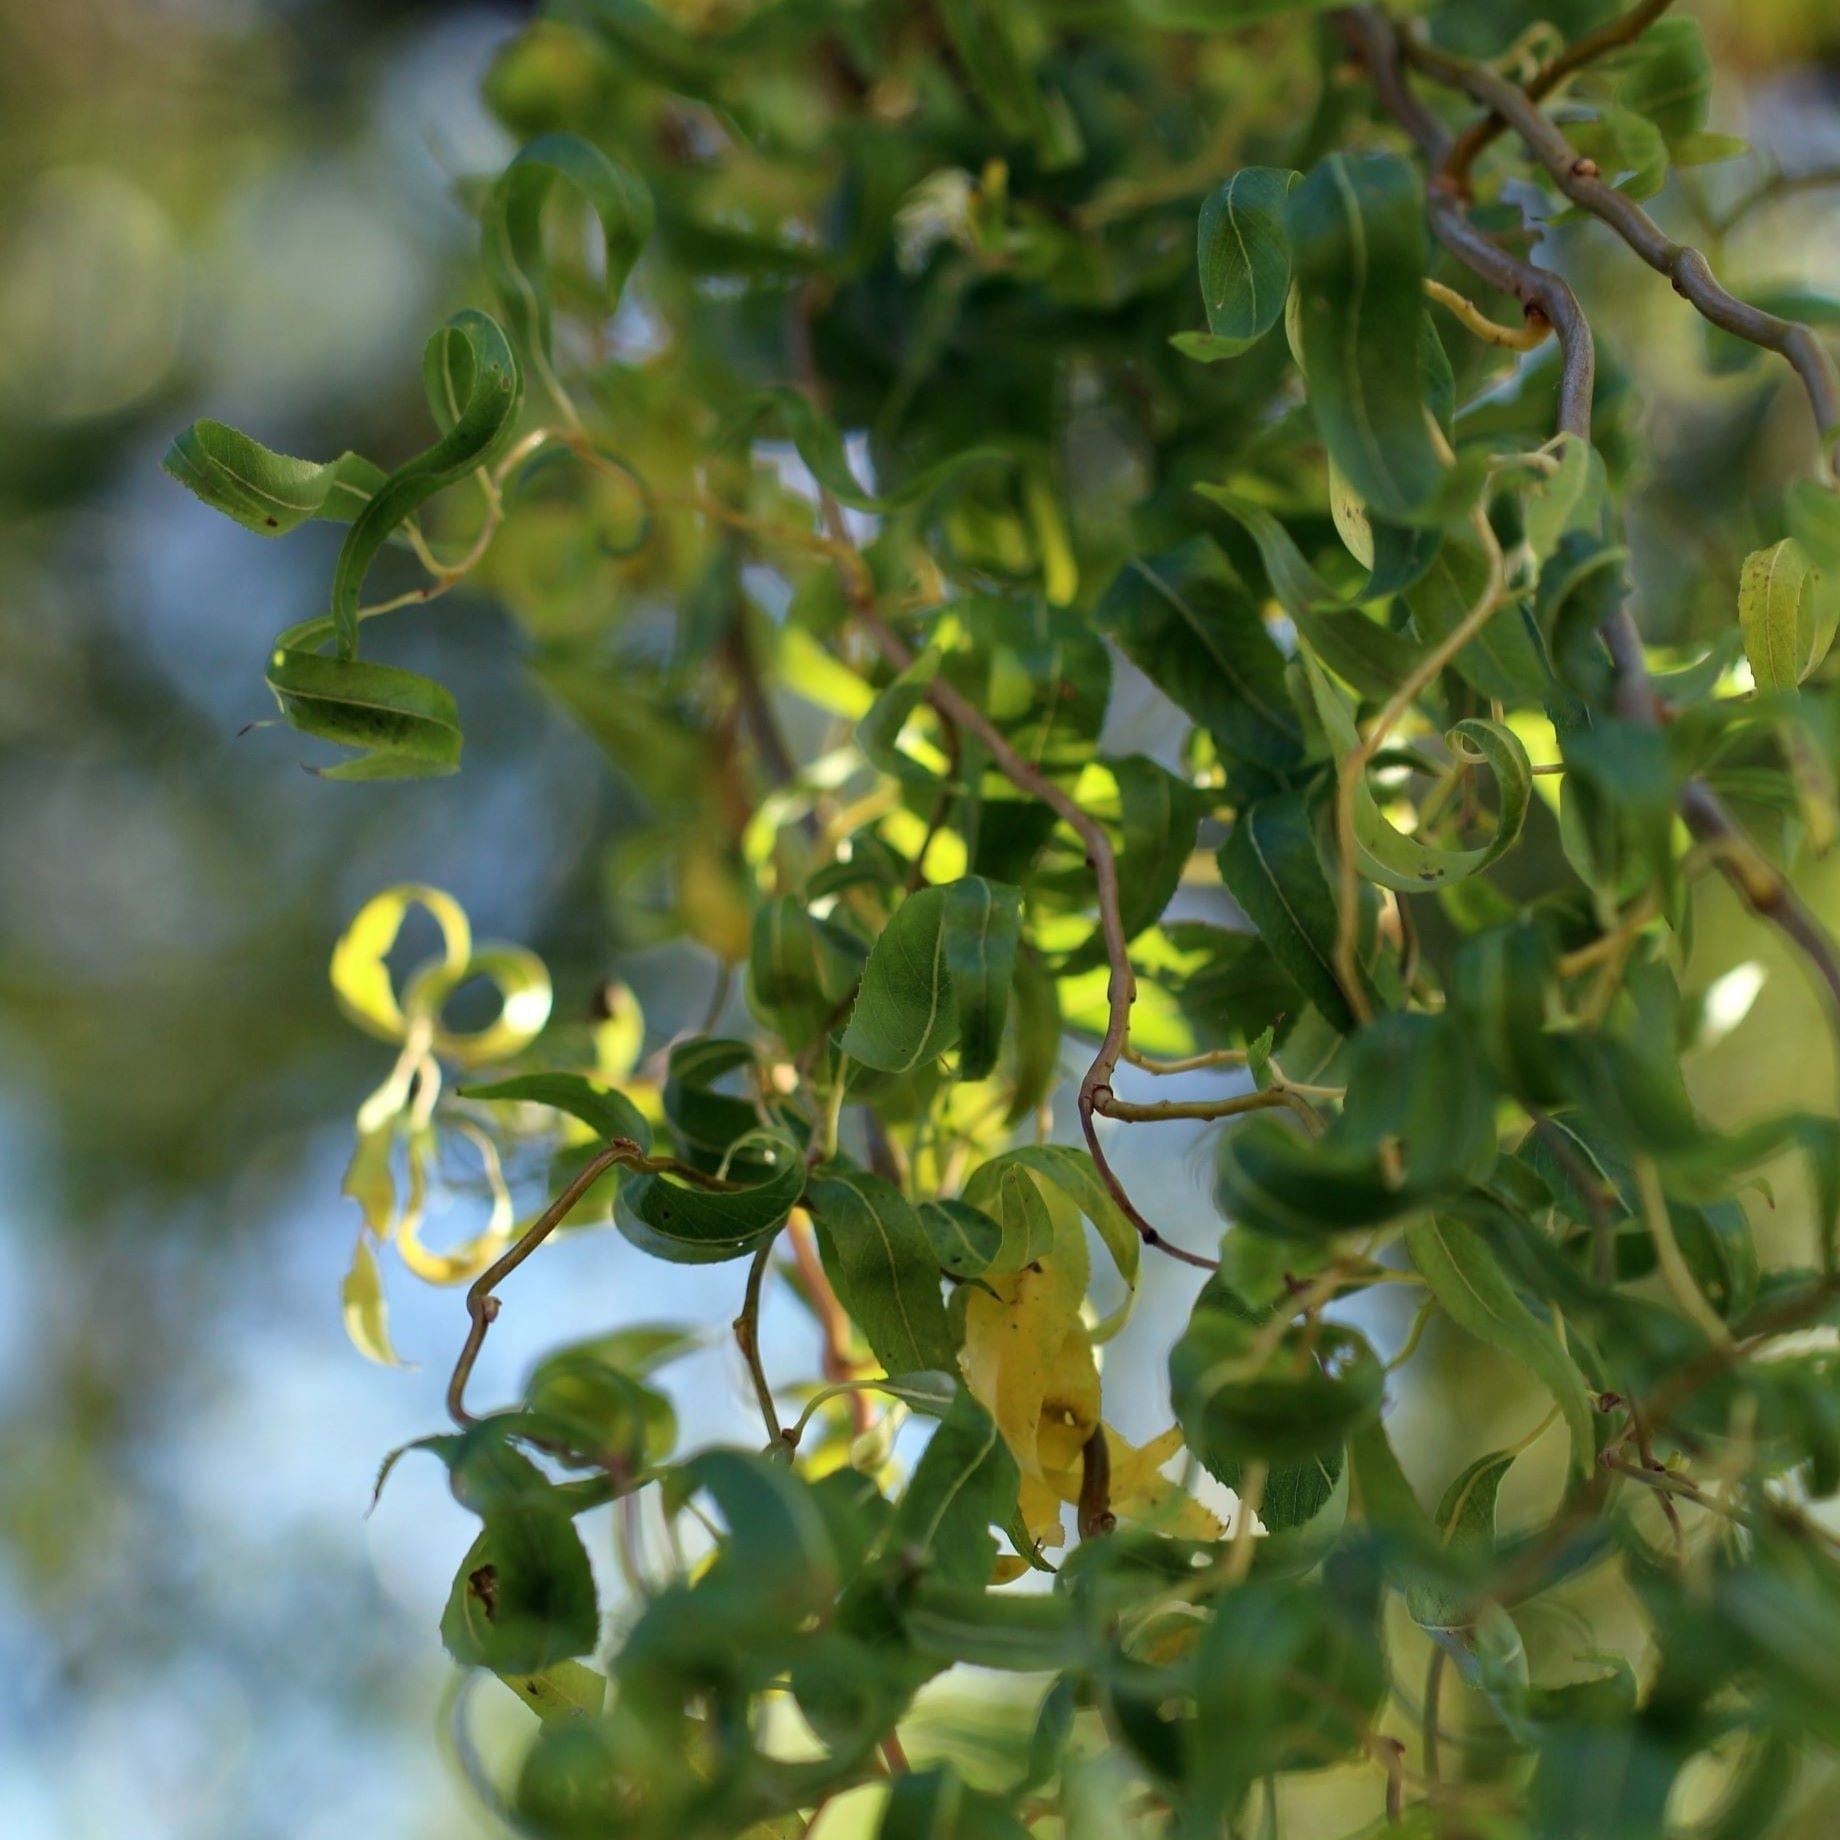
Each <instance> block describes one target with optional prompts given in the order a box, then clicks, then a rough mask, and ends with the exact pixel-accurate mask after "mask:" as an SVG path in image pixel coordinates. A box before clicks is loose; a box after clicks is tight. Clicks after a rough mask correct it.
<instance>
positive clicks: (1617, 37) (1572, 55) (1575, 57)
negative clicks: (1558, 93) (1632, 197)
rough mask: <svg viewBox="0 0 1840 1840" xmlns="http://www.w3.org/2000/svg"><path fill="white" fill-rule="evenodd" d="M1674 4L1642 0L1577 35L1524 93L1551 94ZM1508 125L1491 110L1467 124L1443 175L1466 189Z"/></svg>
mask: <svg viewBox="0 0 1840 1840" xmlns="http://www.w3.org/2000/svg"><path fill="white" fill-rule="evenodd" d="M1672 4H1673V0H1640V4H1638V5H1636V6H1632V7H1631V8H1630V9H1629V11H1628V12H1626V13H1624V14H1622V15H1620V16H1619V17H1618V18H1615V19H1610V20H1606V21H1605V22H1604V24H1602V25H1601V26H1599V27H1598V28H1597V30H1596V31H1595V32H1587V33H1585V35H1584V36H1583V37H1582V38H1579V39H1575V40H1574V41H1573V42H1572V43H1571V44H1569V45H1567V46H1566V47H1565V49H1564V50H1563V51H1561V52H1560V53H1559V54H1558V56H1557V57H1555V58H1553V59H1552V61H1551V62H1550V63H1548V64H1545V65H1542V66H1541V68H1540V69H1539V70H1537V71H1535V72H1534V74H1533V76H1532V77H1531V78H1530V79H1529V80H1528V83H1527V87H1526V89H1525V91H1523V92H1522V93H1523V94H1524V95H1525V96H1526V98H1527V100H1528V101H1529V102H1538V101H1539V100H1540V99H1541V98H1542V97H1544V96H1550V95H1551V94H1552V92H1553V91H1554V90H1556V89H1557V88H1558V87H1559V85H1560V84H1561V83H1564V82H1565V81H1566V80H1567V79H1568V78H1570V77H1573V76H1576V75H1577V73H1578V72H1579V71H1581V70H1582V69H1584V67H1585V66H1586V65H1587V64H1592V63H1595V62H1596V61H1597V60H1598V59H1599V58H1601V57H1604V56H1606V55H1607V54H1608V53H1610V52H1612V51H1619V50H1621V49H1622V48H1623V47H1624V46H1625V45H1632V44H1634V43H1635V41H1636V40H1637V39H1638V38H1640V37H1641V36H1642V34H1643V33H1644V32H1646V31H1647V30H1648V28H1649V27H1650V26H1652V25H1653V24H1654V23H1655V21H1656V20H1657V19H1659V18H1660V17H1661V15H1662V14H1663V13H1665V12H1666V11H1667V10H1668V8H1669V7H1670V6H1671V5H1672ZM1507 126H1508V118H1507V116H1505V115H1503V114H1501V113H1499V112H1498V111H1495V110H1491V111H1490V112H1489V113H1488V114H1487V115H1485V116H1483V118H1482V119H1481V120H1480V121H1478V122H1476V123H1474V124H1473V125H1472V126H1470V127H1468V128H1465V129H1464V130H1463V132H1462V133H1461V134H1459V135H1458V136H1457V138H1456V140H1455V142H1454V143H1453V144H1452V146H1451V149H1450V152H1449V154H1448V156H1447V157H1446V158H1445V161H1444V177H1445V178H1446V179H1447V180H1449V181H1450V183H1451V184H1452V185H1454V186H1455V187H1456V188H1457V189H1458V190H1459V191H1464V192H1467V191H1468V189H1469V172H1470V168H1471V167H1472V166H1473V165H1475V163H1476V156H1477V155H1478V154H1480V153H1481V152H1482V150H1483V148H1485V147H1486V146H1488V144H1489V143H1490V142H1491V141H1492V140H1494V139H1495V137H1496V136H1497V135H1498V134H1500V133H1502V132H1503V130H1504V129H1506V128H1507Z"/></svg>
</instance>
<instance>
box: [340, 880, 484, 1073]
mask: <svg viewBox="0 0 1840 1840" xmlns="http://www.w3.org/2000/svg"><path fill="white" fill-rule="evenodd" d="M412 907H421V908H425V909H426V910H427V912H428V913H430V914H431V915H432V916H433V917H434V921H435V924H436V925H437V926H439V927H440V929H441V944H442V956H441V961H440V962H441V965H442V967H443V968H444V969H446V970H447V971H449V972H451V973H453V974H454V976H455V981H456V982H458V979H459V976H460V974H462V973H463V972H464V971H465V968H466V962H467V960H468V959H469V958H470V957H471V956H472V951H473V929H472V928H471V926H469V925H468V923H467V918H466V912H465V910H464V909H463V908H462V907H461V905H460V903H459V902H458V901H456V900H455V899H454V898H453V896H452V895H450V894H444V893H443V892H442V891H441V890H440V889H439V888H428V887H424V886H423V885H422V884H420V883H415V882H405V883H403V884H402V885H401V886H400V887H397V888H386V889H385V890H384V891H383V893H382V894H379V895H373V896H372V897H371V899H370V900H368V901H366V902H365V904H364V905H363V906H362V907H361V908H359V909H358V913H357V917H356V918H355V919H354V920H353V921H352V923H351V925H350V926H348V927H347V928H346V929H345V931H344V934H343V935H342V936H341V937H340V939H339V943H338V944H337V945H336V946H334V947H333V949H332V988H333V990H334V992H335V993H336V994H337V996H338V999H339V1004H340V1007H341V1008H343V1009H344V1011H345V1013H346V1015H348V1016H349V1017H350V1018H351V1019H352V1021H353V1022H355V1023H356V1024H357V1025H358V1026H359V1027H360V1028H361V1029H367V1030H368V1031H369V1032H370V1033H371V1034H373V1035H378V1036H381V1037H382V1038H383V1039H384V1040H385V1041H401V1040H402V1039H403V1037H404V1036H405V1035H407V1034H408V1032H409V1024H408V1019H407V1018H406V1017H405V1016H404V1014H403V1010H402V1006H401V1005H400V1004H399V1003H398V1002H397V1000H396V989H395V986H394V985H393V984H392V983H391V981H390V967H389V965H388V963H387V962H386V961H387V959H388V958H389V955H390V948H391V947H392V946H394V945H395V943H396V939H397V935H398V934H400V933H401V931H402V927H403V922H404V920H406V919H407V918H408V915H409V909H410V908H412Z"/></svg>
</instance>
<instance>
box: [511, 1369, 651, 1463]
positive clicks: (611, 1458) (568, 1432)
mask: <svg viewBox="0 0 1840 1840" xmlns="http://www.w3.org/2000/svg"><path fill="white" fill-rule="evenodd" d="M609 1352H610V1351H609V1349H608V1347H607V1346H606V1344H605V1343H604V1342H596V1341H589V1342H578V1343H575V1344H574V1345H572V1346H570V1347H564V1348H558V1349H557V1350H555V1352H554V1353H552V1354H548V1355H545V1356H544V1357H543V1359H542V1360H541V1361H539V1362H538V1363H537V1365H536V1367H535V1368H534V1369H533V1370H532V1372H531V1376H530V1378H529V1380H528V1381H526V1382H525V1386H524V1401H525V1404H526V1405H527V1406H528V1407H529V1408H530V1410H531V1412H532V1413H533V1414H534V1415H535V1416H536V1417H537V1418H539V1419H540V1420H542V1421H543V1422H544V1423H545V1424H546V1425H547V1426H552V1427H554V1428H555V1431H556V1432H557V1433H559V1434H560V1435H561V1436H562V1437H563V1438H565V1439H566V1440H567V1442H568V1446H569V1448H570V1449H571V1450H576V1451H579V1452H581V1453H582V1454H583V1455H584V1456H587V1457H590V1458H592V1459H593V1460H594V1461H595V1462H596V1463H597V1464H599V1465H600V1466H602V1467H603V1468H605V1467H609V1466H612V1467H617V1468H618V1469H620V1470H621V1471H622V1472H624V1473H626V1474H631V1473H633V1472H634V1471H638V1470H644V1469H648V1468H650V1467H651V1466H653V1465H654V1464H657V1463H662V1462H663V1461H664V1459H665V1458H666V1457H668V1456H669V1455H670V1454H671V1451H672V1449H673V1447H674V1446H675V1444H676V1442H677V1414H676V1412H675V1411H674V1410H673V1408H672V1405H671V1402H670V1400H669V1399H668V1398H667V1397H666V1396H665V1395H664V1394H663V1393H661V1392H659V1391H658V1390H657V1388H656V1387H650V1386H647V1385H646V1384H645V1383H644V1382H643V1381H642V1380H640V1379H638V1378H637V1377H636V1376H635V1375H633V1374H631V1373H628V1372H627V1371H626V1370H625V1369H624V1368H623V1367H622V1366H621V1365H620V1364H619V1363H618V1361H617V1360H612V1359H609V1358H608V1356H609Z"/></svg>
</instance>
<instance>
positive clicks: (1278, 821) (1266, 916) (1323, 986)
mask: <svg viewBox="0 0 1840 1840" xmlns="http://www.w3.org/2000/svg"><path fill="white" fill-rule="evenodd" d="M1220 874H1221V879H1222V880H1223V881H1224V882H1225V883H1226V885H1227V888H1228V890H1229V891H1230V892H1231V894H1232V896H1233V898H1234V900H1236V901H1237V902H1238V903H1239V904H1240V906H1241V908H1242V909H1243V910H1244V911H1245V914H1246V918H1247V919H1249V920H1250V921H1251V922H1252V924H1253V925H1254V926H1255V927H1256V928H1257V929H1258V933H1259V937H1260V938H1261V939H1262V940H1264V942H1265V943H1266V945H1268V946H1269V947H1270V948H1271V953H1272V956H1273V957H1274V958H1275V959H1276V960H1277V961H1278V963H1279V965H1280V966H1282V967H1283V969H1284V970H1285V972H1286V973H1287V974H1288V975H1289V977H1290V979H1291V981H1292V983H1294V984H1295V985H1296V986H1297V988H1298V990H1299V991H1300V992H1301V993H1302V995H1303V996H1304V997H1306V998H1307V999H1308V1000H1309V1001H1310V1002H1312V1003H1314V1004H1315V1005H1316V1007H1317V1008H1318V1009H1319V1010H1320V1011H1321V1012H1322V1014H1323V1016H1324V1018H1325V1019H1326V1020H1327V1021H1328V1022H1329V1023H1330V1024H1331V1026H1333V1027H1334V1028H1337V1029H1340V1030H1346V1029H1348V1028H1350V1027H1351V1026H1352V1025H1353V1022H1354V1012H1353V1011H1352V1010H1351V1009H1350V1008H1349V1007H1348V999H1347V997H1346V996H1345V995H1344V994H1343V991H1342V987H1341V983H1340V981H1339V980H1338V979H1337V977H1336V975H1335V937H1336V916H1335V896H1334V894H1333V893H1332V892H1331V891H1330V888H1329V880H1328V877H1327V876H1326V875H1324V873H1323V867H1322V859H1321V857H1320V856H1319V855H1318V854H1317V850H1316V833H1315V830H1314V828H1313V827H1312V825H1311V822H1310V814H1309V807H1308V805H1307V803H1306V801H1305V795H1304V794H1303V793H1302V792H1301V791H1294V792H1286V793H1281V794H1279V795H1278V796H1276V797H1273V798H1268V799H1260V800H1259V801H1257V802H1256V803H1255V804H1252V805H1248V806H1246V807H1245V808H1244V809H1243V810H1242V811H1241V812H1240V814H1239V818H1238V820H1237V821H1236V822H1235V824H1234V826H1233V829H1232V832H1231V833H1230V834H1229V836H1228V838H1227V841H1226V842H1225V843H1224V844H1222V845H1221V849H1220Z"/></svg>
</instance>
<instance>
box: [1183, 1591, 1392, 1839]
mask: <svg viewBox="0 0 1840 1840" xmlns="http://www.w3.org/2000/svg"><path fill="white" fill-rule="evenodd" d="M1376 1609H1377V1606H1376V1603H1375V1601H1374V1597H1373V1594H1372V1592H1371V1590H1363V1589H1362V1587H1361V1584H1360V1582H1359V1581H1352V1582H1351V1584H1350V1585H1344V1584H1343V1583H1342V1582H1341V1580H1340V1578H1339V1576H1338V1577H1334V1578H1332V1580H1331V1583H1330V1587H1329V1588H1325V1586H1324V1585H1323V1584H1319V1583H1317V1582H1315V1581H1311V1582H1309V1583H1293V1582H1290V1581H1288V1580H1285V1579H1279V1578H1271V1579H1256V1578H1255V1579H1254V1580H1252V1581H1251V1582H1250V1583H1249V1584H1247V1585H1246V1586H1244V1587H1243V1588H1241V1589H1240V1590H1237V1591H1234V1592H1231V1593H1229V1594H1228V1595H1227V1596H1226V1597H1224V1598H1223V1599H1222V1600H1220V1602H1219V1606H1218V1608H1217V1609H1216V1611H1215V1614H1214V1619H1213V1622H1212V1624H1211V1626H1210V1627H1209V1628H1208V1629H1207V1630H1206V1631H1205V1632H1204V1634H1203V1635H1202V1638H1201V1641H1200V1643H1199V1645H1198V1648H1197V1652H1196V1655H1195V1664H1194V1688H1193V1691H1194V1704H1195V1715H1194V1717H1193V1719H1192V1720H1191V1721H1189V1723H1188V1727H1187V1731H1186V1734H1185V1737H1186V1749H1187V1759H1186V1763H1187V1767H1186V1770H1185V1787H1186V1789H1187V1791H1188V1801H1189V1806H1190V1808H1191V1809H1192V1810H1193V1812H1194V1814H1195V1817H1196V1830H1195V1831H1197V1832H1206V1833H1210V1834H1211V1833H1220V1832H1224V1831H1226V1828H1227V1823H1228V1822H1229V1821H1230V1820H1231V1819H1232V1817H1233V1815H1234V1813H1235V1811H1236V1810H1237V1809H1238V1808H1239V1806H1240V1803H1241V1802H1242V1801H1243V1799H1244V1798H1245V1796H1246V1794H1247V1792H1248V1791H1249V1790H1250V1789H1251V1788H1252V1786H1253V1784H1254V1783H1255V1782H1257V1781H1258V1780H1259V1779H1260V1778H1261V1777H1264V1776H1269V1775H1271V1774H1273V1773H1275V1772H1279V1771H1288V1770H1320V1769H1322V1768H1323V1767H1324V1766H1325V1765H1328V1764H1331V1763H1333V1762H1335V1761H1336V1760H1337V1759H1338V1758H1341V1757H1345V1756H1348V1755H1351V1754H1354V1753H1356V1752H1358V1751H1359V1749H1360V1747H1361V1746H1362V1745H1363V1743H1364V1742H1365V1741H1366V1739H1367V1736H1368V1733H1369V1727H1370V1722H1371V1720H1372V1719H1373V1717H1374V1715H1375V1714H1376V1713H1377V1712H1378V1710H1379V1708H1380V1705H1381V1702H1382V1701H1383V1700H1384V1698H1385V1697H1386V1689H1387V1668H1386V1657H1385V1646H1384V1644H1383V1642H1382V1640H1381V1635H1380V1629H1379V1626H1378V1621H1377V1617H1376ZM1236 1825H1237V1823H1236Z"/></svg>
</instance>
